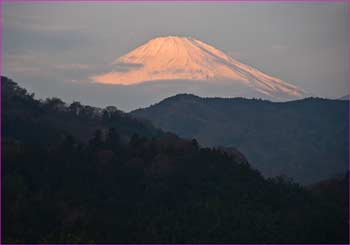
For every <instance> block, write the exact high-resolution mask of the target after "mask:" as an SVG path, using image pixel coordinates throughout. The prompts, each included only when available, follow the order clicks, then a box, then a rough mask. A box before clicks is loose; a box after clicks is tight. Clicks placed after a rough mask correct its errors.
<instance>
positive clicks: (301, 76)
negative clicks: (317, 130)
mask: <svg viewBox="0 0 350 245" xmlns="http://www.w3.org/2000/svg"><path fill="white" fill-rule="evenodd" d="M2 12H3V30H2V31H3V35H2V38H3V43H2V66H3V67H2V70H3V74H4V75H6V76H8V77H10V78H12V79H13V80H15V81H16V82H18V83H19V84H20V85H22V86H24V87H25V88H27V89H28V90H30V91H33V92H35V93H36V94H37V96H38V97H40V98H42V97H48V96H57V97H60V98H63V99H65V100H66V101H68V102H71V101H72V100H79V101H82V102H83V103H87V104H92V105H99V106H105V105H107V104H111V105H116V106H117V107H119V108H121V109H124V110H130V109H133V108H137V107H141V106H146V105H148V104H150V103H154V102H156V101H158V100H159V99H162V98H164V97H166V96H169V95H171V92H169V91H163V90H159V91H157V92H155V91H151V90H147V89H145V88H140V87H139V88H137V89H136V88H134V89H133V88H125V87H123V86H112V85H96V84H91V83H90V82H89V81H88V78H89V77H90V76H92V75H95V74H100V73H101V72H105V71H109V70H110V64H111V62H112V61H113V60H115V59H116V58H117V57H118V56H120V55H123V54H125V53H127V52H128V51H131V50H132V49H134V48H136V47H137V46H139V45H141V44H143V43H145V42H147V41H148V40H149V39H152V38H154V37H157V36H167V35H179V36H191V37H195V38H197V39H200V40H202V41H204V42H207V43H209V44H211V45H213V46H215V47H217V48H219V49H221V50H223V51H225V52H227V53H229V54H231V55H232V56H233V57H235V58H236V59H238V60H240V61H242V62H243V63H246V64H249V65H251V66H254V67H256V68H258V69H260V70H262V71H264V72H265V73H267V74H270V75H273V76H276V77H279V78H281V79H283V80H285V81H287V82H290V83H293V84H296V85H299V86H301V87H302V88H304V89H305V90H307V91H308V92H310V93H311V94H314V95H315V96H323V97H331V98H336V97H340V96H343V95H345V94H347V93H348V92H347V81H346V73H347V64H346V63H347V57H346V52H347V47H346V43H347V40H346V38H347V32H346V30H347V6H346V3H277V2H270V3H238V2H231V3H222V2H221V3H220V2H218V3H198V2H197V3H196V2H192V3H179V2H178V3H169V2H168V3H156V2H154V3H123V2H119V3H118V2H112V3H107V2H104V3H103V2H94V3H82V2H80V3H79V2H77V3H68V2H65V3H63V2H62V3H18V2H17V3H2ZM179 91H180V92H186V91H182V90H181V89H180V90H179ZM188 92H193V90H191V91H188ZM218 96H220V91H218ZM225 96H227V95H225Z"/></svg>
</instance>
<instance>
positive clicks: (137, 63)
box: [92, 36, 305, 100]
mask: <svg viewBox="0 0 350 245" xmlns="http://www.w3.org/2000/svg"><path fill="white" fill-rule="evenodd" d="M92 79H93V80H94V81H96V82H98V83H106V84H122V85H136V84H141V83H145V82H148V83H149V82H150V81H153V82H155V81H162V82H163V83H166V81H188V83H190V81H196V82H198V81H202V84H203V85H201V83H197V84H196V86H203V87H204V88H205V87H206V86H208V85H207V84H215V85H216V86H217V87H220V86H222V87H226V89H227V87H228V89H229V90H230V91H232V93H234V94H232V96H249V97H262V98H270V99H277V100H285V99H296V98H301V97H305V91H304V90H303V89H301V88H300V87H298V86H296V85H293V84H291V83H288V82H285V81H283V80H281V79H279V78H276V77H273V76H270V75H267V74H265V73H263V72H261V71H259V70H257V69H255V68H253V67H251V66H248V65H245V64H243V63H240V62H239V61H237V60H236V59H234V58H232V57H231V56H229V55H227V54H225V53H224V52H222V51H221V50H219V49H217V48H215V47H213V46H211V45H209V44H207V43H205V42H202V41H200V40H197V39H194V38H189V37H177V36H169V37H159V38H155V39H152V40H150V41H149V42H147V43H146V44H144V45H142V46H140V47H138V48H136V49H135V50H133V51H131V52H129V53H127V54H125V55H124V56H122V57H120V58H118V59H117V60H115V61H114V62H113V64H112V67H111V71H110V72H107V73H104V74H99V75H96V76H94V77H92Z"/></svg>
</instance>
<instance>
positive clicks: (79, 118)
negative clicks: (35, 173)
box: [1, 76, 162, 144]
mask: <svg viewBox="0 0 350 245" xmlns="http://www.w3.org/2000/svg"><path fill="white" fill-rule="evenodd" d="M1 88H2V90H1V92H2V103H3V104H2V105H3V107H4V108H5V110H3V111H2V118H3V128H2V130H3V138H5V139H7V138H9V139H12V140H19V139H20V140H21V141H24V142H27V143H44V144H47V143H50V141H51V139H52V138H62V135H65V134H71V135H72V136H74V137H76V138H77V139H78V140H79V141H82V142H87V141H88V140H89V139H91V137H92V136H93V134H94V132H95V131H96V130H102V131H105V130H107V129H108V128H118V133H119V134H120V135H121V137H122V138H125V140H128V139H129V138H131V136H132V135H133V134H138V135H140V136H147V137H155V136H159V135H161V134H162V132H161V131H160V130H157V129H156V128H154V127H153V126H152V125H151V124H150V123H149V122H145V121H142V120H136V119H135V118H133V117H131V116H130V115H128V114H126V113H124V112H122V111H120V110H118V109H117V108H115V107H113V106H110V107H106V108H104V109H101V108H96V107H91V106H87V105H82V104H80V103H79V102H74V103H72V104H71V105H66V104H65V103H64V102H63V101H62V100H60V99H58V98H51V99H46V100H45V101H40V100H37V99H35V98H34V94H29V93H28V92H27V91H26V90H25V89H23V88H21V87H20V86H18V85H17V84H16V83H15V82H13V81H12V80H11V79H8V78H7V77H3V76H1Z"/></svg>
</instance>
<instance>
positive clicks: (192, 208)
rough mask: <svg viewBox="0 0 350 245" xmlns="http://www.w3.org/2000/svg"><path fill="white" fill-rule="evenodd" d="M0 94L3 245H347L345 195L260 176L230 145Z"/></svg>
mask: <svg viewBox="0 0 350 245" xmlns="http://www.w3.org/2000/svg"><path fill="white" fill-rule="evenodd" d="M1 87H2V119H3V127H2V150H3V152H2V161H1V162H2V172H1V174H2V176H1V177H2V239H3V240H2V243H258V242H259V243H260V242H262V243H348V228H349V227H348V223H347V222H348V219H347V216H344V215H343V212H342V211H339V210H341V209H340V208H341V207H343V206H344V202H343V201H342V200H343V199H342V196H344V194H343V192H342V191H335V192H334V194H333V197H332V198H331V199H329V198H328V197H329V195H328V193H329V192H328V191H326V192H324V190H323V189H320V190H319V191H317V192H313V191H310V190H308V189H306V188H304V187H302V186H300V185H298V184H296V183H293V182H292V181H291V180H289V179H288V178H285V177H276V178H269V179H266V178H264V177H262V175H261V174H260V173H259V172H258V171H256V170H253V169H252V168H251V167H250V165H249V163H248V162H247V160H246V159H245V157H244V156H243V155H242V154H241V153H239V152H238V151H237V150H234V149H227V148H216V149H214V148H204V147H200V146H199V144H198V142H197V141H196V140H195V139H192V140H184V139H181V138H179V137H177V136H176V135H174V134H171V133H163V132H161V131H159V130H156V129H154V128H153V127H152V126H151V125H149V124H147V123H145V122H140V121H138V120H136V119H132V118H131V117H130V116H129V115H126V114H124V113H122V112H120V111H118V110H116V109H115V108H111V107H109V108H105V109H103V110H102V109H98V108H91V107H87V106H81V105H80V104H77V103H73V104H72V105H70V106H66V105H65V104H64V103H62V101H60V100H59V99H57V98H56V99H47V100H45V101H38V100H35V99H34V96H33V95H30V94H28V93H27V91H26V90H25V89H23V88H20V87H19V86H18V85H17V84H16V83H14V82H12V81H11V80H9V79H6V78H4V77H2V78H1ZM95 129H96V130H95ZM93 130H95V132H94V133H91V132H92V131H93ZM130 135H131V136H130ZM88 137H90V139H87V138H88ZM332 188H335V189H340V190H348V189H347V188H348V184H347V183H343V184H340V185H335V186H334V187H332ZM338 195H340V196H338ZM339 200H340V201H339ZM346 200H347V199H346Z"/></svg>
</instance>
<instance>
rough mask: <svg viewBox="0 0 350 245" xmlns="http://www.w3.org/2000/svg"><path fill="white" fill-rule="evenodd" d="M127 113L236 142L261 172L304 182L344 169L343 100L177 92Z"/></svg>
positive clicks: (185, 133) (203, 137) (213, 140)
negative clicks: (287, 99) (267, 98)
mask: <svg viewBox="0 0 350 245" xmlns="http://www.w3.org/2000/svg"><path fill="white" fill-rule="evenodd" d="M131 114H132V115H133V116H135V117H137V118H143V119H147V120H149V121H151V122H152V123H153V124H154V125H155V126H157V127H159V128H161V129H163V130H165V131H170V132H174V133H176V134H178V135H179V136H181V137H184V138H196V139H197V140H198V141H199V143H200V144H203V145H205V146H225V147H235V148H237V149H238V150H239V151H241V152H242V153H243V154H244V155H245V156H246V157H247V159H248V160H249V162H251V164H252V166H253V167H254V168H256V169H258V170H259V171H261V172H262V173H263V174H264V175H265V176H275V175H287V176H289V177H292V178H293V179H294V180H295V181H297V182H300V183H303V184H309V183H314V182H317V181H320V180H323V179H326V178H329V177H332V176H334V175H336V174H340V173H345V172H346V171H347V169H348V162H349V158H348V156H349V151H348V149H349V138H348V135H349V129H348V125H349V104H348V102H346V101H340V100H327V99H320V98H307V99H303V100H297V101H290V102H284V103H275V102H270V101H265V100H260V99H259V100H258V99H244V98H232V99H224V98H200V97H197V96H194V95H189V94H180V95H177V96H174V97H170V98H167V99H165V100H163V101H161V102H160V103H158V104H155V105H153V106H150V107H148V108H144V109H139V110H135V111H133V112H131Z"/></svg>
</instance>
